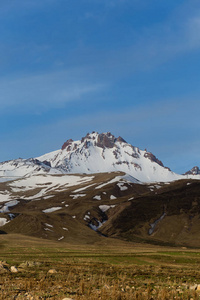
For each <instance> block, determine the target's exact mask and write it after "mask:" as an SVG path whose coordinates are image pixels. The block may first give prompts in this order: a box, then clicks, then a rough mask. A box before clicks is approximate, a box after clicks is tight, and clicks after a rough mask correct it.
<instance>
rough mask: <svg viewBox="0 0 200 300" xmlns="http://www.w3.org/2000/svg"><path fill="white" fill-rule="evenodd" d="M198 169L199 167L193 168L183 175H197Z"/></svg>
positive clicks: (199, 172)
mask: <svg viewBox="0 0 200 300" xmlns="http://www.w3.org/2000/svg"><path fill="white" fill-rule="evenodd" d="M199 174H200V169H199V167H197V166H195V167H193V168H192V169H191V170H190V171H188V172H186V173H185V174H184V175H199Z"/></svg>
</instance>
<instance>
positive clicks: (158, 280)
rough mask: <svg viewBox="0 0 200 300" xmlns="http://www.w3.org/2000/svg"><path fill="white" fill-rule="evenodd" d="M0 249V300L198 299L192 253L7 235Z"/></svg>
mask: <svg viewBox="0 0 200 300" xmlns="http://www.w3.org/2000/svg"><path fill="white" fill-rule="evenodd" d="M0 250H1V263H0V299H32V300H37V299H56V300H57V299H58V300H60V299H64V298H71V299H74V300H75V299H83V300H84V299H91V300H95V299H104V300H108V299H115V300H120V299H149V300H150V299H151V300H154V299H162V300H164V299H190V300H192V299H193V300H194V299H200V291H198V289H200V285H199V286H198V284H200V250H198V249H188V248H177V247H173V248H170V247H162V246H155V245H148V244H137V243H128V242H123V241H119V240H116V239H110V238H102V239H101V240H99V241H98V242H96V243H94V244H82V245H78V244H73V243H70V244H67V243H64V242H54V241H50V240H43V239H37V238H31V237H25V236H22V235H17V234H8V235H0ZM12 266H15V267H16V268H17V272H11V271H10V270H11V267H12Z"/></svg>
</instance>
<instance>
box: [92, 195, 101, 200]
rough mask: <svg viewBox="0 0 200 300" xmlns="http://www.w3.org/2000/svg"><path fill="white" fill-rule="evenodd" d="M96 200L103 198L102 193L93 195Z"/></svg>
mask: <svg viewBox="0 0 200 300" xmlns="http://www.w3.org/2000/svg"><path fill="white" fill-rule="evenodd" d="M93 199H94V200H101V196H100V195H96V196H94V197H93Z"/></svg>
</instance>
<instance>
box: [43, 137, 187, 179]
mask: <svg viewBox="0 0 200 300" xmlns="http://www.w3.org/2000/svg"><path fill="white" fill-rule="evenodd" d="M37 159H38V160H40V161H46V162H49V163H50V164H51V166H52V167H54V168H59V169H62V170H63V171H65V172H68V173H87V174H90V173H98V172H114V171H122V172H125V173H127V174H129V175H131V176H133V177H135V178H136V179H138V180H139V181H142V182H157V181H158V182H159V181H163V182H166V181H173V180H177V179H183V178H186V177H184V176H183V175H178V174H175V173H174V172H172V171H170V170H169V169H168V168H165V167H164V166H163V164H162V162H161V161H159V160H158V159H157V158H156V157H155V156H154V155H153V154H152V153H150V152H147V151H146V150H145V151H143V150H140V149H139V148H137V147H133V146H132V145H130V144H128V143H127V142H125V141H124V140H123V139H122V138H121V137H119V138H115V137H114V136H113V135H112V134H111V133H109V132H108V133H102V134H98V133H97V132H93V133H91V134H87V135H86V137H84V138H82V139H81V140H79V141H73V140H71V139H70V140H68V141H67V142H66V143H64V145H63V146H62V149H61V150H58V151H54V152H51V153H48V154H45V155H43V156H40V157H38V158H37Z"/></svg>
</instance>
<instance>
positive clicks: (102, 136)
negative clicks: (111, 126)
mask: <svg viewBox="0 0 200 300" xmlns="http://www.w3.org/2000/svg"><path fill="white" fill-rule="evenodd" d="M89 141H93V144H94V146H97V147H99V148H103V149H104V148H113V147H114V146H115V143H116V142H120V143H127V142H126V141H125V140H124V139H123V138H122V137H121V136H119V137H118V138H116V137H115V136H114V135H113V134H112V133H110V132H105V133H98V132H95V131H93V132H92V133H87V134H86V136H85V137H82V139H81V143H84V145H85V146H86V147H87V145H88V142H89ZM73 142H74V141H73V140H72V139H69V140H67V141H66V142H65V143H64V144H63V145H62V148H61V149H62V150H64V149H67V150H71V146H72V144H73ZM74 143H75V142H74Z"/></svg>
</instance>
